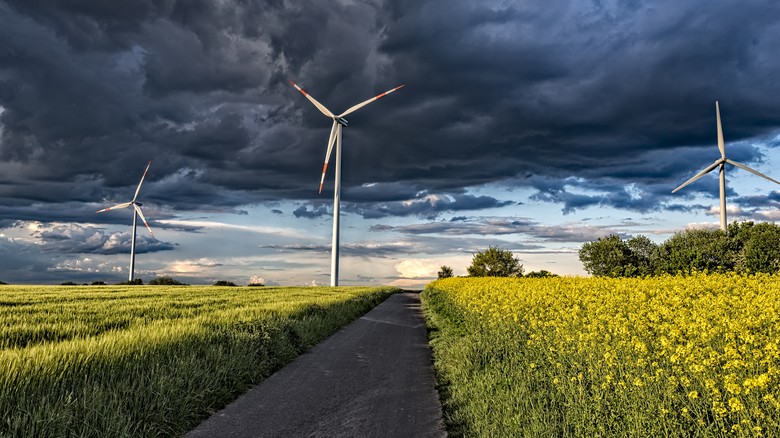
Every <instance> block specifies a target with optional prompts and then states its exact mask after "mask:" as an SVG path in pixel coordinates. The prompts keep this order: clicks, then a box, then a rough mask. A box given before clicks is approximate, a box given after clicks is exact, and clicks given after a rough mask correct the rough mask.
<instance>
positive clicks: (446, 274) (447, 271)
mask: <svg viewBox="0 0 780 438" xmlns="http://www.w3.org/2000/svg"><path fill="white" fill-rule="evenodd" d="M438 275H439V279H440V280H441V279H442V278H450V277H452V268H450V267H449V266H447V265H444V266H442V267H441V269H439V274H438Z"/></svg>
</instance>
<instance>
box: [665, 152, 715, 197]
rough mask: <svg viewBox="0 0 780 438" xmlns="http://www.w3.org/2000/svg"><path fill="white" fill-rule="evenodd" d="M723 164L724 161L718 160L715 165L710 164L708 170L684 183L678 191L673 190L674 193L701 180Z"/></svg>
mask: <svg viewBox="0 0 780 438" xmlns="http://www.w3.org/2000/svg"><path fill="white" fill-rule="evenodd" d="M722 162H723V160H718V161H716V162H714V163H712V164H710V166H709V167H707V168H706V169H704V170H702V171H701V172H699V173H697V174H696V175H695V176H694V177H693V178H691V179H689V180H688V181H685V182H684V183H682V184H681V185H680V187H677V188H676V189H674V190H672V193H674V192H676V191H678V190H680V189H681V188H683V187H685V186H687V185H688V184H690V183H692V182H694V181H696V180H697V179H699V178H701V177H703V176H704V175H706V174H708V173H710V172H712V169H714V168H716V167H718V165H719V164H720V163H722Z"/></svg>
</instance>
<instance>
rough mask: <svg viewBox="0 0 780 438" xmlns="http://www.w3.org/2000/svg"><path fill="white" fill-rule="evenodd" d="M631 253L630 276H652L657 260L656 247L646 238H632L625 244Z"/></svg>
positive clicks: (640, 236)
mask: <svg viewBox="0 0 780 438" xmlns="http://www.w3.org/2000/svg"><path fill="white" fill-rule="evenodd" d="M626 244H627V245H628V249H629V251H631V264H632V265H633V272H632V273H631V275H632V276H638V277H644V276H647V275H653V273H654V271H655V265H656V262H657V260H658V245H656V244H655V242H653V241H652V240H650V239H648V238H647V236H642V235H639V236H634V237H632V238H631V239H628V242H626Z"/></svg>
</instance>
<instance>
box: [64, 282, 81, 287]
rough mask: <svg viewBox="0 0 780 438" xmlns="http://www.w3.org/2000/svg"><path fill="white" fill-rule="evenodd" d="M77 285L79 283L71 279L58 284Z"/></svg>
mask: <svg viewBox="0 0 780 438" xmlns="http://www.w3.org/2000/svg"><path fill="white" fill-rule="evenodd" d="M78 285H79V284H78V283H74V282H72V281H64V282H62V283H60V286H78Z"/></svg>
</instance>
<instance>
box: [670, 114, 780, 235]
mask: <svg viewBox="0 0 780 438" xmlns="http://www.w3.org/2000/svg"><path fill="white" fill-rule="evenodd" d="M715 115H716V117H717V120H718V149H719V150H720V158H719V159H717V160H715V162H714V163H712V164H711V165H710V166H709V167H707V168H706V169H704V170H702V171H701V172H699V173H697V174H696V175H695V176H694V177H693V178H691V179H689V180H688V181H685V182H684V183H682V184H681V185H680V186H679V187H677V188H676V189H674V190H672V193H674V192H676V191H678V190H680V189H681V188H683V187H685V186H687V185H688V184H690V183H692V182H694V181H696V180H697V179H699V178H701V177H703V176H704V175H706V174H708V173H710V172H712V170H713V169H715V168H716V167H719V171H718V172H719V174H720V229H721V230H723V232H727V228H726V225H727V223H726V163H728V164H731V165H732V166H736V167H739V168H740V169H743V170H747V171H748V172H750V173H753V174H755V175H758V176H760V177H762V178H764V179H768V180H769V181H772V182H773V183H775V184H780V182H779V181H776V180H774V179H772V178H770V177H768V176H766V175H764V174H763V173H761V172H759V171H757V170H755V169H751V168H749V167H747V166H745V165H744V164H742V163H737V162H736V161H733V160H730V159H728V158H726V149H725V147H724V145H723V128H722V126H721V124H720V107H719V106H718V101H717V100H716V101H715Z"/></svg>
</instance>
